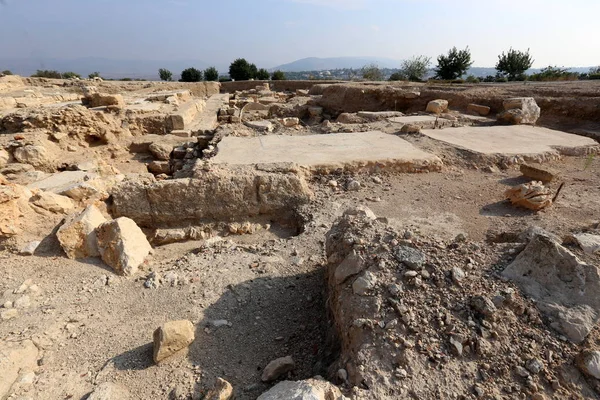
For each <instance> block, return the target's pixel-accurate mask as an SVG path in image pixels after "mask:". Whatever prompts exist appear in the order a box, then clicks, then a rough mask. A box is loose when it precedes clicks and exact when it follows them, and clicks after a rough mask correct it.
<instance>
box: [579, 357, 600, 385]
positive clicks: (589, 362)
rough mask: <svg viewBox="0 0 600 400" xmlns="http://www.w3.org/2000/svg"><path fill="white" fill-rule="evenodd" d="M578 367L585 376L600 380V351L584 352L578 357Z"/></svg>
mask: <svg viewBox="0 0 600 400" xmlns="http://www.w3.org/2000/svg"><path fill="white" fill-rule="evenodd" d="M577 366H578V367H579V369H580V370H581V372H583V373H584V374H586V375H589V376H593V377H594V378H596V379H600V351H598V350H584V351H582V352H581V353H580V354H579V356H578V357H577Z"/></svg>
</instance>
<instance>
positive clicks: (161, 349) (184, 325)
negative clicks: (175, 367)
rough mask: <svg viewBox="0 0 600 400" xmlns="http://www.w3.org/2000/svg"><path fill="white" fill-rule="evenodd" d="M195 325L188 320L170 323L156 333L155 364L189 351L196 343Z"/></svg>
mask: <svg viewBox="0 0 600 400" xmlns="http://www.w3.org/2000/svg"><path fill="white" fill-rule="evenodd" d="M194 339H195V336H194V325H193V324H192V323H191V322H190V321H187V320H181V321H170V322H167V323H165V324H164V325H162V326H161V327H159V328H158V329H156V330H155V331H154V356H153V358H154V362H155V363H157V364H159V363H161V362H162V361H164V360H165V359H167V358H169V357H171V356H173V355H175V354H177V353H179V352H180V351H182V350H184V349H187V347H188V346H189V345H190V344H191V343H192V342H193V341H194Z"/></svg>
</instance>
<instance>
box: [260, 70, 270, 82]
mask: <svg viewBox="0 0 600 400" xmlns="http://www.w3.org/2000/svg"><path fill="white" fill-rule="evenodd" d="M270 77H271V75H270V74H269V71H267V70H266V69H264V68H261V69H259V70H258V71H257V72H256V79H258V80H260V81H268V80H269V78H270Z"/></svg>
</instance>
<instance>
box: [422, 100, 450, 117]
mask: <svg viewBox="0 0 600 400" xmlns="http://www.w3.org/2000/svg"><path fill="white" fill-rule="evenodd" d="M425 111H426V112H428V113H433V114H441V113H443V112H446V111H448V100H442V99H438V100H431V101H430V102H429V103H427V109H426V110H425Z"/></svg>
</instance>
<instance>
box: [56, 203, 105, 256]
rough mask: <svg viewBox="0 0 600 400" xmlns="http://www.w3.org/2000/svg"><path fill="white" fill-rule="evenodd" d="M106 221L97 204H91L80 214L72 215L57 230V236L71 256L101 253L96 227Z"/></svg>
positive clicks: (97, 254)
mask: <svg viewBox="0 0 600 400" xmlns="http://www.w3.org/2000/svg"><path fill="white" fill-rule="evenodd" d="M105 222H106V218H104V215H102V213H101V212H100V210H98V208H97V207H96V206H93V205H91V206H89V207H87V208H86V209H85V210H83V211H82V212H81V213H79V214H74V215H71V216H69V217H68V218H67V220H66V221H65V223H64V224H63V225H62V226H61V227H60V228H59V229H58V231H57V232H56V237H57V238H58V241H59V242H60V245H61V246H62V248H63V250H64V251H65V253H66V254H67V257H69V258H86V257H96V256H99V255H100V251H99V250H98V242H97V239H96V228H97V227H98V226H100V225H102V224H103V223H105Z"/></svg>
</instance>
